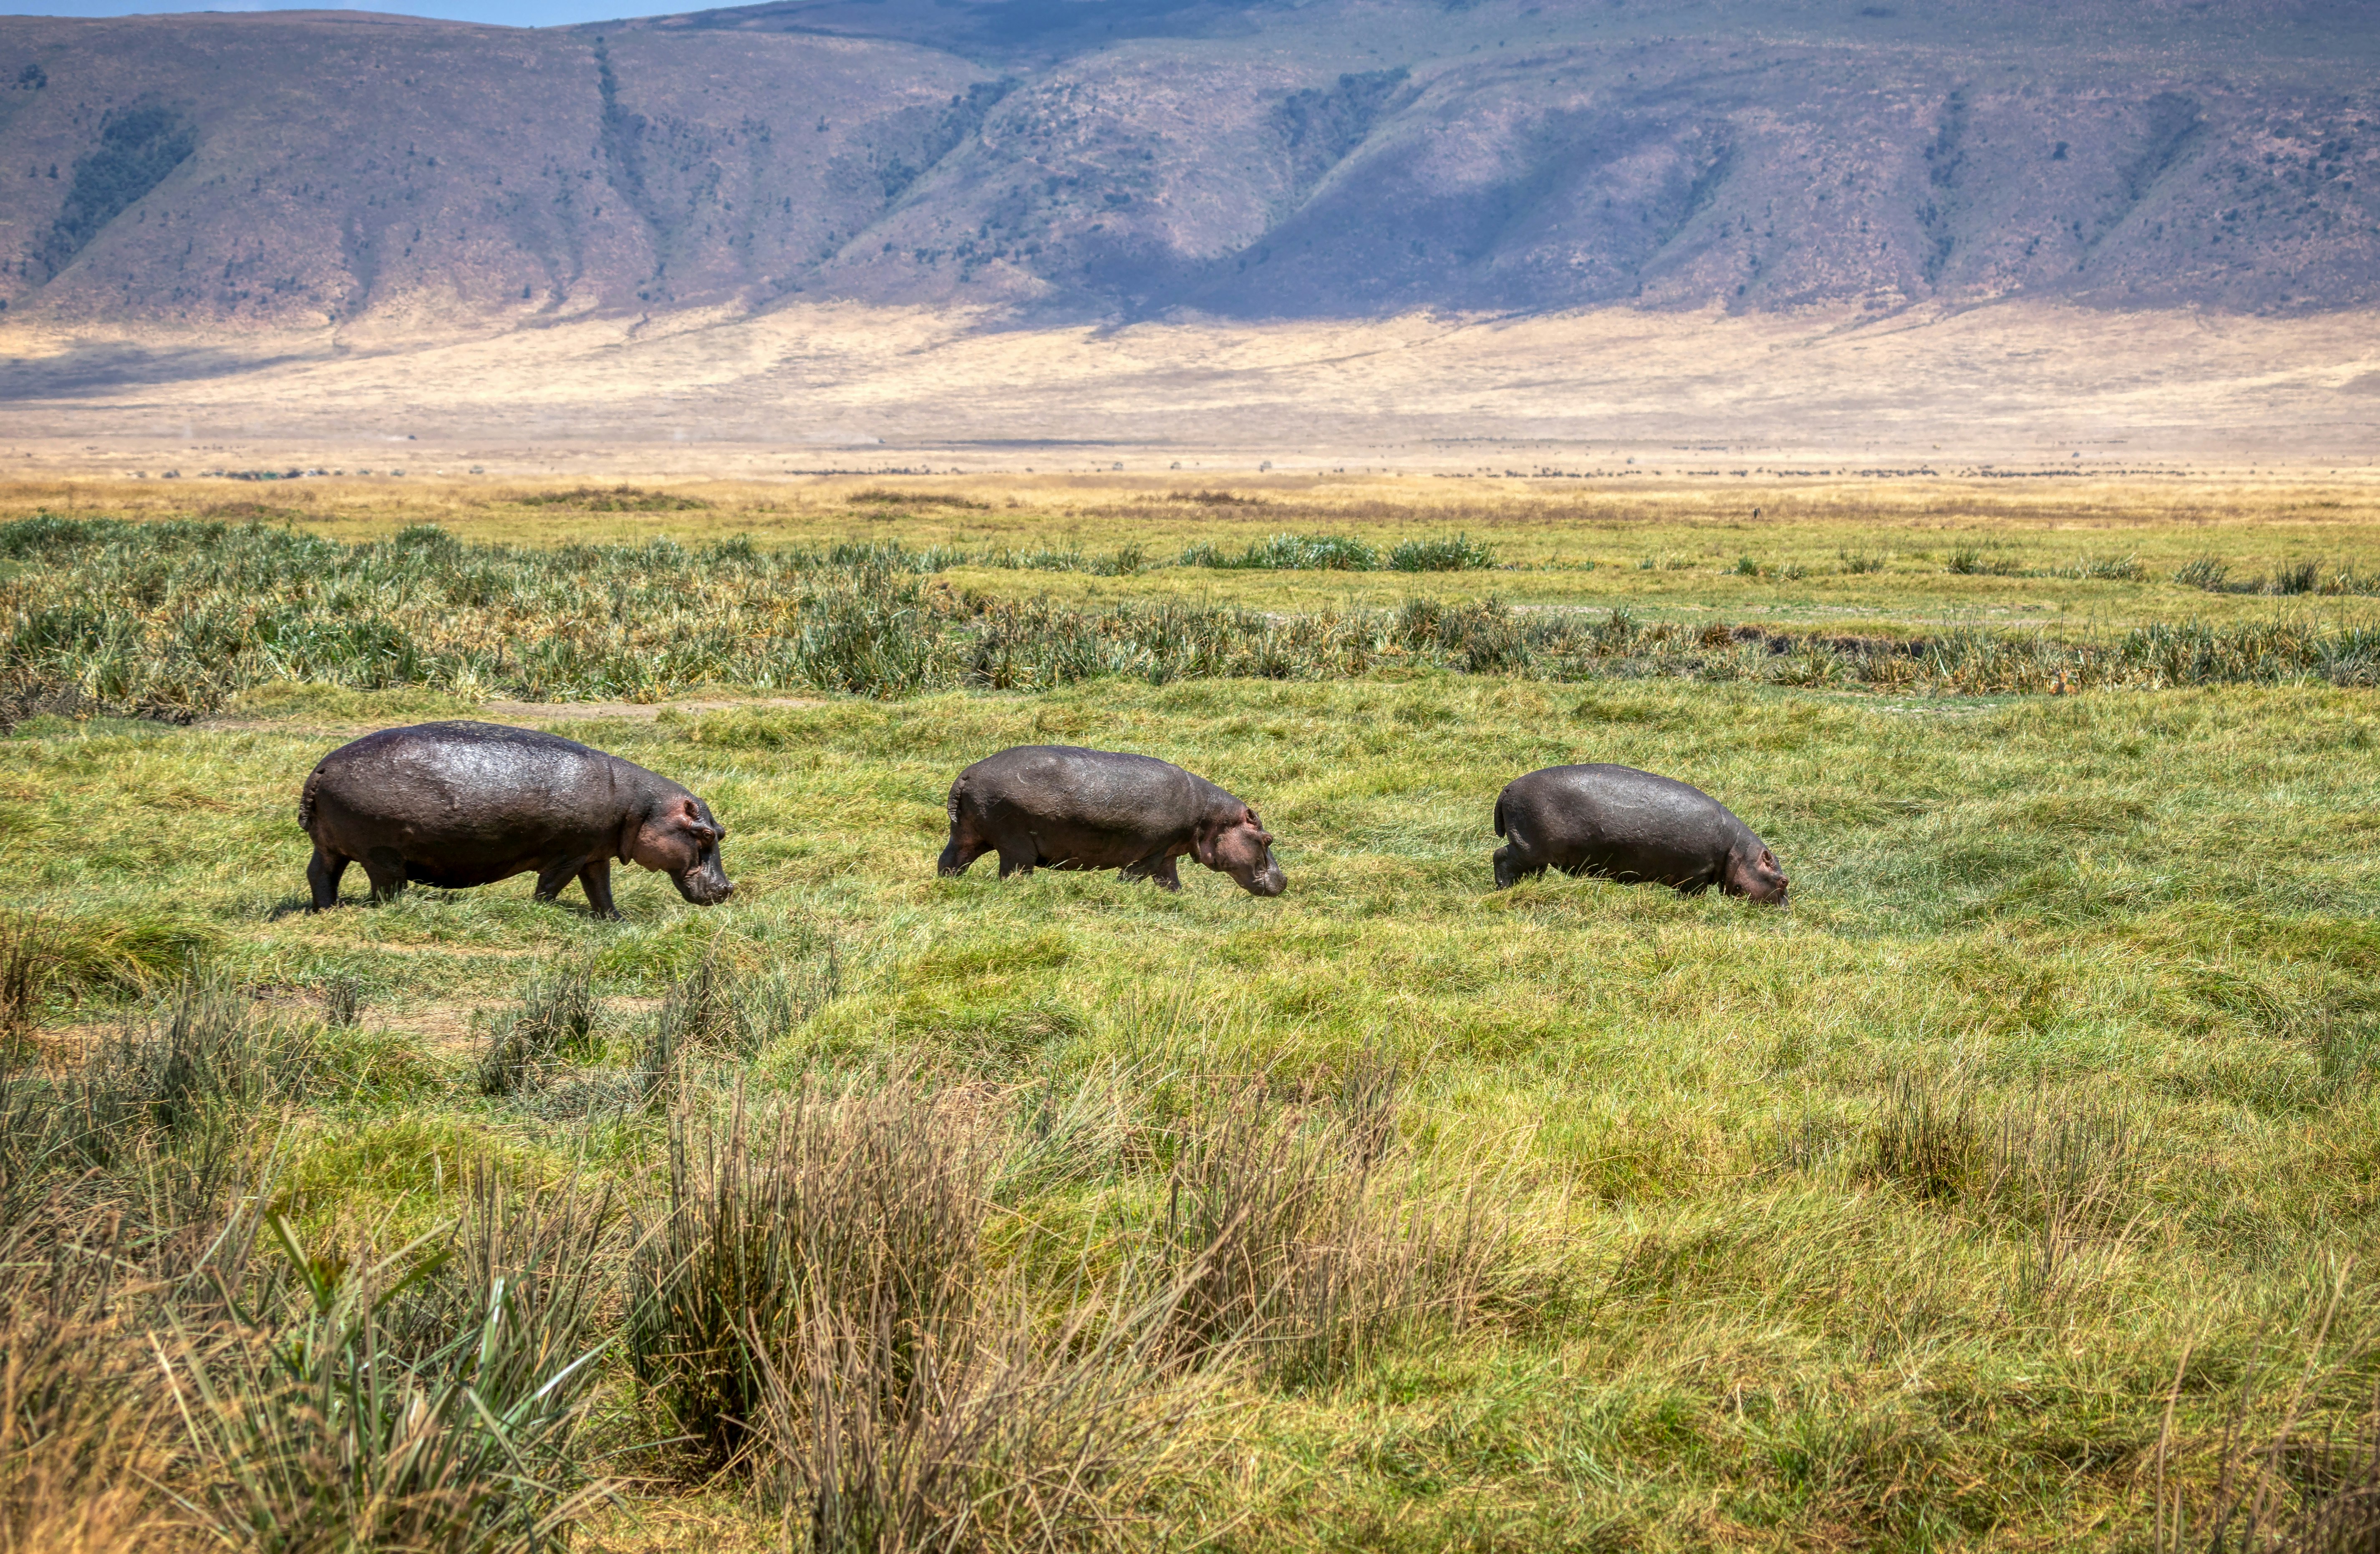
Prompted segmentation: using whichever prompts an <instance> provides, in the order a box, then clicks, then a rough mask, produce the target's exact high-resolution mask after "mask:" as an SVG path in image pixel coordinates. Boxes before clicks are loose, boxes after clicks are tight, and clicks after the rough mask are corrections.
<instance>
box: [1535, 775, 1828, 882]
mask: <svg viewBox="0 0 2380 1554" xmlns="http://www.w3.org/2000/svg"><path fill="white" fill-rule="evenodd" d="M1496 834H1497V835H1499V836H1500V837H1503V838H1504V839H1505V842H1504V845H1503V846H1501V847H1499V848H1497V849H1496V888H1497V889H1498V890H1502V889H1504V888H1505V887H1506V886H1508V885H1510V884H1512V882H1513V881H1514V880H1519V879H1521V878H1522V877H1523V876H1524V875H1537V874H1542V873H1544V872H1545V871H1546V870H1547V869H1548V868H1559V869H1560V870H1561V871H1562V872H1563V873H1565V874H1588V875H1593V876H1596V877H1597V878H1598V879H1605V880H1619V881H1621V883H1623V884H1631V885H1633V884H1642V883H1645V881H1648V880H1649V881H1653V882H1657V883H1659V884H1663V885H1669V886H1671V887H1673V888H1675V889H1676V890H1677V891H1678V892H1680V893H1682V894H1684V895H1700V894H1701V893H1702V892H1705V891H1706V890H1708V889H1710V888H1711V887H1712V886H1713V885H1717V886H1718V888H1719V890H1720V891H1721V892H1725V893H1726V894H1728V895H1740V896H1744V897H1747V898H1748V899H1750V900H1753V901H1756V902H1760V903H1762V904H1766V905H1770V906H1782V905H1784V904H1786V902H1785V887H1786V883H1787V881H1786V879H1785V871H1784V870H1783V869H1782V868H1779V867H1778V863H1777V855H1776V854H1774V853H1772V852H1770V851H1769V850H1768V844H1767V843H1766V842H1763V841H1761V840H1760V838H1759V837H1757V836H1755V835H1754V834H1753V833H1752V828H1751V827H1750V826H1747V825H1745V824H1744V823H1743V821H1742V820H1739V819H1736V818H1735V814H1734V812H1733V811H1731V810H1730V809H1729V808H1728V807H1727V806H1726V805H1724V804H1721V803H1720V802H1719V801H1718V800H1717V799H1715V798H1713V797H1711V795H1708V794H1706V793H1705V792H1703V791H1702V790H1701V789H1700V788H1697V787H1694V786H1692V785H1690V784H1688V783H1681V782H1679V781H1678V780H1677V779H1676V778H1674V777H1657V776H1655V775H1654V774H1653V773H1651V772H1649V771H1637V770H1636V769H1635V768H1633V767H1629V766H1602V765H1596V766H1549V767H1547V768H1546V769H1545V770H1544V771H1532V772H1530V773H1529V774H1528V775H1527V776H1525V777H1515V778H1514V779H1512V782H1511V783H1507V784H1506V785H1505V788H1504V791H1503V792H1502V793H1500V794H1499V795H1496Z"/></svg>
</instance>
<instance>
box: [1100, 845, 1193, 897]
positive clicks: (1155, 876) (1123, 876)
mask: <svg viewBox="0 0 2380 1554" xmlns="http://www.w3.org/2000/svg"><path fill="white" fill-rule="evenodd" d="M1116 878H1117V879H1119V880H1156V881H1157V882H1158V883H1159V884H1160V885H1162V886H1163V887H1164V888H1165V889H1167V890H1169V891H1178V890H1180V889H1181V888H1182V876H1181V875H1180V874H1178V873H1176V872H1175V871H1174V868H1173V855H1172V854H1171V853H1152V854H1150V855H1149V856H1147V857H1145V858H1143V859H1141V860H1140V861H1139V862H1137V863H1128V864H1126V865H1124V866H1123V868H1119V869H1117V870H1116Z"/></svg>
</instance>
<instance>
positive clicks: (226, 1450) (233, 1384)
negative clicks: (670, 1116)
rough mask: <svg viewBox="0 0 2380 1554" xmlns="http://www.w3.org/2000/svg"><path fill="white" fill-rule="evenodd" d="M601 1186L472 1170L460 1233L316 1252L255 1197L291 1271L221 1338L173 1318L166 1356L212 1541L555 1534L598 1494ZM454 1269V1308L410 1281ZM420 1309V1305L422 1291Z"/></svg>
mask: <svg viewBox="0 0 2380 1554" xmlns="http://www.w3.org/2000/svg"><path fill="white" fill-rule="evenodd" d="M609 1218H610V1206H609V1200H608V1197H605V1196H597V1197H595V1198H593V1199H591V1200H587V1201H581V1200H580V1199H579V1198H578V1197H577V1196H575V1195H573V1194H572V1192H571V1191H570V1190H569V1189H556V1190H550V1191H548V1192H547V1193H544V1194H526V1193H519V1192H516V1191H510V1190H507V1188H506V1187H505V1186H504V1184H503V1182H502V1180H501V1178H500V1177H499V1176H498V1175H497V1174H496V1173H495V1172H493V1171H492V1170H490V1169H489V1168H486V1167H484V1166H482V1167H481V1168H480V1171H479V1172H478V1174H477V1180H476V1184H475V1188H474V1193H473V1207H472V1212H471V1215H470V1217H469V1220H468V1222H467V1224H466V1226H465V1227H464V1231H463V1233H462V1235H461V1236H460V1237H459V1244H457V1243H454V1242H450V1243H449V1244H446V1245H443V1246H441V1245H439V1244H438V1243H440V1242H442V1241H445V1240H446V1239H447V1238H446V1236H445V1234H444V1233H443V1232H433V1233H432V1234H431V1235H430V1236H425V1237H423V1238H421V1239H419V1240H417V1241H415V1242H412V1243H410V1244H407V1245H405V1246H402V1247H399V1248H397V1249H396V1250H395V1251H394V1252H391V1253H388V1254H386V1255H385V1256H380V1257H372V1256H369V1255H367V1256H362V1257H326V1256H323V1255H321V1254H317V1253H312V1252H310V1251H308V1250H307V1249H306V1248H305V1247H304V1246H303V1244H301V1242H300V1240H299V1238H298V1235H297V1232H296V1230H295V1228H294V1227H293V1226H292V1225H291V1223H290V1222H289V1220H287V1219H286V1218H285V1216H283V1215H281V1214H279V1213H268V1214H267V1216H266V1228H267V1231H268V1232H269V1234H270V1237H271V1239H272V1241H273V1244H274V1245H275V1246H276V1248H277V1249H278V1250H279V1252H280V1253H281V1254H282V1255H283V1257H285V1260H286V1269H285V1278H283V1279H281V1280H279V1281H270V1282H268V1284H267V1286H266V1293H265V1294H264V1296H263V1297H262V1298H261V1300H260V1301H259V1302H258V1303H257V1304H255V1305H250V1306H248V1307H246V1308H244V1309H242V1310H241V1311H240V1312H239V1313H238V1317H239V1321H238V1323H237V1327H236V1328H235V1329H234V1330H233V1331H232V1332H231V1333H229V1334H227V1335H220V1336H218V1335H209V1334H204V1333H195V1332H189V1331H184V1332H182V1333H180V1334H178V1335H177V1336H178V1337H179V1339H180V1343H179V1345H178V1348H179V1354H178V1355H177V1356H176V1361H175V1363H173V1364H172V1365H171V1366H170V1370H169V1385H170V1387H171V1389H172V1393H173V1402H174V1403H175V1407H176V1414H178V1415H179V1417H180V1418H181V1419H182V1420H183V1421H184V1423H185V1427H186V1430H187V1433H188V1453H189V1454H190V1456H191V1457H192V1458H194V1459H195V1461H196V1463H197V1465H198V1468H199V1472H198V1474H197V1475H196V1476H197V1477H198V1479H199V1480H200V1487H198V1488H196V1489H195V1491H194V1492H185V1493H184V1494H183V1495H181V1496H179V1497H177V1498H179V1499H182V1500H183V1503H184V1504H185V1506H186V1507H187V1508H188V1511H189V1512H190V1513H191V1514H192V1515H193V1517H194V1518H195V1519H197V1520H198V1521H199V1522H200V1524H201V1525H202V1526H203V1527H204V1528H205V1529H206V1531H208V1532H209V1533H211V1534H212V1535H213V1536H214V1537H216V1538H218V1539H220V1540H222V1541H223V1542H224V1543H225V1545H227V1546H230V1547H237V1548H256V1549H261V1550H273V1551H287V1554H298V1551H311V1550H316V1549H324V1548H437V1549H451V1550H457V1551H464V1554H513V1551H516V1550H517V1551H520V1554H530V1551H534V1550H541V1549H548V1548H559V1547H561V1546H562V1544H563V1541H564V1539H565V1536H566V1533H567V1529H568V1528H569V1526H570V1525H571V1524H572V1523H573V1522H574V1521H576V1520H577V1518H578V1517H579V1516H581V1515H583V1514H584V1513H585V1512H586V1511H587V1510H588V1509H589V1507H590V1506H591V1505H592V1504H593V1503H595V1501H596V1500H598V1499H600V1498H601V1496H602V1495H603V1494H604V1493H605V1487H604V1486H602V1485H601V1484H600V1483H597V1482H595V1481H593V1480H592V1479H591V1478H590V1476H589V1475H588V1474H587V1473H586V1472H585V1470H584V1468H583V1466H582V1464H581V1463H580V1461H579V1452H578V1451H577V1444H578V1440H579V1437H580V1434H581V1432H582V1430H583V1427H584V1426H585V1424H586V1420H587V1413H588V1404H589V1401H590V1397H591V1388H592V1385H593V1382H594V1379H595V1377H596V1363H597V1361H598V1359H599V1358H600V1356H601V1351H602V1348H603V1344H604V1340H603V1339H602V1337H601V1333H600V1330H599V1326H598V1321H597V1317H598V1311H599V1301H598V1298H597V1297H598V1293H599V1290H600V1285H599V1283H598V1281H597V1279H596V1277H595V1273H594V1270H595V1269H597V1268H598V1267H599V1266H600V1263H599V1259H598V1257H597V1252H598V1249H599V1247H600V1244H601V1241H602V1239H603V1236H604V1233H605V1227H606V1224H607V1221H608V1220H609ZM457 1263H459V1264H460V1267H459V1269H456V1270H455V1274H454V1276H453V1278H452V1279H451V1281H450V1283H451V1285H452V1289H451V1292H450V1293H451V1294H452V1295H453V1296H454V1297H455V1309H453V1310H452V1311H450V1312H445V1313H439V1312H438V1306H437V1303H435V1302H434V1301H433V1302H430V1303H428V1304H427V1306H426V1309H427V1311H428V1312H430V1313H432V1314H437V1315H443V1316H444V1317H446V1319H445V1320H443V1321H439V1320H421V1319H418V1318H417V1319H416V1320H413V1321H410V1322H408V1321H407V1319H406V1317H407V1306H408V1297H415V1296H418V1295H419V1294H420V1293H422V1287H423V1286H426V1285H428V1284H430V1283H431V1281H436V1280H438V1279H439V1278H440V1277H441V1276H442V1275H443V1274H445V1273H446V1272H447V1270H448V1269H449V1268H450V1267H453V1265H455V1264H457ZM414 1304H415V1306H416V1309H417V1310H419V1309H423V1306H422V1303H420V1302H419V1301H416V1302H415V1303H414Z"/></svg>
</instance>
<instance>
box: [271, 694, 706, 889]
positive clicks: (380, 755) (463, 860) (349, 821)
mask: <svg viewBox="0 0 2380 1554" xmlns="http://www.w3.org/2000/svg"><path fill="white" fill-rule="evenodd" d="M297 824H298V825H299V826H301V827H302V828H304V830H305V832H306V834H307V835H309V836H310V837H312V838H313V839H314V861H313V862H311V863H310V864H308V865H307V866H306V882H307V883H308V884H309V885H311V886H312V887H313V889H314V905H313V910H315V911H317V912H320V911H322V909H324V908H325V907H330V906H336V905H337V904H339V876H341V875H342V874H345V873H346V868H347V865H348V864H350V863H360V864H362V865H363V866H364V872H365V873H366V874H368V875H370V877H371V888H372V898H373V899H374V900H381V899H384V898H385V897H388V896H392V895H395V893H396V892H398V891H401V890H403V889H404V888H405V885H406V881H407V880H419V881H420V882H421V883H423V884H425V885H437V886H439V887H441V888H443V889H445V890H450V891H452V890H461V889H463V888H464V887H466V886H469V885H484V884H486V883H488V882H489V881H490V880H508V879H510V878H511V877H512V876H514V875H516V874H530V873H534V874H535V875H536V876H537V899H538V900H540V901H552V900H553V898H554V897H555V896H557V895H559V894H560V893H561V892H562V887H563V886H565V885H567V884H568V883H570V881H571V880H573V879H576V880H577V881H578V882H579V883H580V884H581V885H584V886H585V887H586V888H587V901H588V904H589V905H591V906H592V907H594V909H595V915H596V916H597V917H618V916H619V915H620V913H619V909H618V908H616V907H614V906H613V904H612V860H613V858H618V859H619V860H620V861H621V862H622V863H638V864H642V865H643V866H644V867H645V868H652V869H659V870H660V871H661V872H662V873H663V874H666V875H668V876H669V877H670V879H671V880H673V881H674V883H675V884H676V885H677V893H678V894H680V895H682V896H684V897H686V900H688V901H690V902H693V903H694V904H696V905H698V906H710V905H715V904H718V903H720V902H722V901H725V900H726V899H727V898H728V896H729V895H730V894H732V893H733V892H734V891H735V886H734V885H731V884H729V883H728V882H727V871H726V870H725V869H724V868H721V867H720V862H719V844H720V843H721V842H722V841H723V840H724V839H725V838H726V835H727V832H725V831H724V830H723V829H722V828H721V826H720V824H719V822H718V821H717V820H714V819H711V818H710V806H708V805H706V804H704V803H703V802H702V800H700V799H698V798H697V797H695V796H694V795H692V794H690V793H688V792H686V790H685V789H684V788H682V787H679V786H678V785H677V784H676V783H673V782H671V781H670V780H669V779H668V778H666V777H662V776H659V775H657V774H655V773H653V772H650V771H646V770H645V769H644V768H643V767H641V766H632V765H630V764H629V763H628V762H626V761H624V760H622V759H620V758H619V757H617V756H607V755H605V754H604V753H603V752H602V751H601V750H590V749H589V748H588V747H586V746H584V745H580V744H577V743H576V742H574V741H572V740H568V739H557V738H555V737H554V736H553V735H550V734H537V733H533V732H531V731H530V730H528V729H525V728H505V727H503V726H502V725H500V724H496V723H468V722H451V723H417V724H416V725H414V726H413V727H411V728H390V729H383V730H382V731H381V732H380V733H378V734H368V735H364V736H363V737H362V738H361V739H358V740H357V741H356V742H355V743H354V744H352V745H342V746H340V747H338V748H337V749H335V750H334V751H332V752H331V753H330V754H329V755H327V756H324V757H323V758H322V764H320V765H318V766H317V767H315V768H314V770H313V771H312V772H311V773H310V774H309V775H308V776H307V778H306V791H305V793H304V794H303V795H301V796H300V797H299V798H298V800H297Z"/></svg>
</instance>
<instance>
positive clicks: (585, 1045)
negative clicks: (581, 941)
mask: <svg viewBox="0 0 2380 1554" xmlns="http://www.w3.org/2000/svg"><path fill="white" fill-rule="evenodd" d="M600 1014H601V1008H600V1006H599V1005H598V1003H597V1002H596V999H595V970H594V967H593V966H592V965H589V964H587V963H584V962H581V963H578V964H576V965H565V966H559V967H554V968H552V969H549V970H547V971H544V972H542V973H540V974H539V975H538V976H537V977H535V978H534V979H533V980H532V981H531V982H530V983H529V984H528V987H526V988H525V989H522V992H521V1001H520V1004H519V1007H518V1008H516V1009H515V1010H513V1011H512V1012H510V1013H509V1014H505V1015H504V1016H502V1017H501V1018H500V1019H499V1021H498V1023H497V1025H496V1027H495V1029H494V1030H493V1032H492V1033H491V1035H490V1037H489V1040H488V1046H487V1050H486V1051H485V1052H484V1053H483V1054H482V1055H481V1057H480V1074H479V1080H480V1094H481V1095H488V1096H508V1095H513V1094H516V1093H517V1092H518V1091H520V1090H522V1089H525V1088H528V1087H534V1086H535V1085H536V1084H537V1083H538V1082H539V1081H540V1078H541V1077H542V1076H543V1075H544V1074H545V1072H546V1071H547V1069H548V1068H550V1067H551V1066H552V1065H553V1064H554V1063H557V1062H579V1061H584V1060H585V1059H587V1058H589V1057H590V1056H592V1055H593V1052H594V1049H595V1046H596V1044H597V1041H598V1038H597V1035H596V1021H597V1019H598V1017H599V1016H600Z"/></svg>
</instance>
